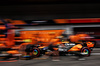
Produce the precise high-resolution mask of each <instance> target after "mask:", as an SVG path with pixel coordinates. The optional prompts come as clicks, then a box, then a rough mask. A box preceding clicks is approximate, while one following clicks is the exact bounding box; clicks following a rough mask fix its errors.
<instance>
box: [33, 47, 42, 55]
mask: <svg viewBox="0 0 100 66" xmlns="http://www.w3.org/2000/svg"><path fill="white" fill-rule="evenodd" d="M32 56H33V57H38V56H40V50H39V49H38V48H33V51H32Z"/></svg>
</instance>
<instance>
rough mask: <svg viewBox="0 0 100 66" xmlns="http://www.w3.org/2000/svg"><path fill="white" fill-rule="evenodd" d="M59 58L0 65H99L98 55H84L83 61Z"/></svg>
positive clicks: (2, 63)
mask: <svg viewBox="0 0 100 66" xmlns="http://www.w3.org/2000/svg"><path fill="white" fill-rule="evenodd" d="M60 59H61V60H60V61H52V60H51V58H48V59H45V60H43V59H40V60H38V59H32V60H18V61H16V62H0V66H100V56H90V57H85V59H86V60H85V61H79V60H77V57H75V56H60Z"/></svg>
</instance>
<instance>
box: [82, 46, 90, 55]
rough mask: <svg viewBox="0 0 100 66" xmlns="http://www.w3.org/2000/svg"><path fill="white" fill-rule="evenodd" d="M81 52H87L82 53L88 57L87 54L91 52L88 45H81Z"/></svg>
mask: <svg viewBox="0 0 100 66" xmlns="http://www.w3.org/2000/svg"><path fill="white" fill-rule="evenodd" d="M81 53H87V54H86V55H84V56H86V57H88V56H90V54H91V50H90V49H89V48H88V47H83V48H82V49H81Z"/></svg>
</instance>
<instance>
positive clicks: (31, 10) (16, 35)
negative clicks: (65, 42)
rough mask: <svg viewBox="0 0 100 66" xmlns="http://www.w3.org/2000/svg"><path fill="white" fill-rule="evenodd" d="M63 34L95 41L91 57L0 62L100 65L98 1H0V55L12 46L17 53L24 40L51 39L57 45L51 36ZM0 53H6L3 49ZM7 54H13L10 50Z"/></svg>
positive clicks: (44, 40)
mask: <svg viewBox="0 0 100 66" xmlns="http://www.w3.org/2000/svg"><path fill="white" fill-rule="evenodd" d="M62 34H66V35H64V36H66V37H67V38H68V37H70V36H71V35H79V34H85V35H88V37H87V36H83V38H84V37H85V39H82V38H81V39H82V40H85V41H93V42H94V43H95V46H94V49H93V51H92V54H91V56H90V57H86V59H87V60H86V61H84V62H82V61H77V60H75V57H71V56H67V57H66V56H61V59H62V60H61V61H60V62H57V63H55V62H52V61H51V60H50V59H47V60H36V59H32V60H29V61H25V60H17V61H2V60H0V65H4V66H6V65H15V64H16V65H19V66H24V65H26V66H32V65H37V66H38V65H44V66H49V65H50V66H51V65H54V66H60V65H61V66H62V65H64V66H65V65H69V66H70V65H71V66H75V65H77V66H79V65H87V66H88V65H97V66H99V64H100V63H99V60H100V2H99V1H98V0H95V1H91V0H1V1H0V54H2V51H8V50H11V49H13V48H14V51H13V52H15V54H16V53H17V54H18V52H17V51H15V49H17V50H18V48H19V45H21V44H23V43H27V42H30V43H33V44H36V43H37V42H40V41H42V43H41V42H40V43H38V44H40V45H46V46H47V45H48V44H49V42H53V41H54V42H56V43H55V45H56V44H57V43H58V40H52V39H55V38H56V37H59V36H60V35H62ZM66 37H65V38H66ZM78 37H79V36H78ZM78 39H79V38H78ZM74 41H77V39H74ZM5 48H6V49H5ZM3 53H4V54H5V52H3ZM8 53H12V51H11V52H10V51H9V52H8ZM2 58H3V57H2ZM73 58H74V60H73ZM2 62H4V63H2ZM6 62H8V63H6ZM10 62H14V63H10ZM45 62H47V63H45Z"/></svg>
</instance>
